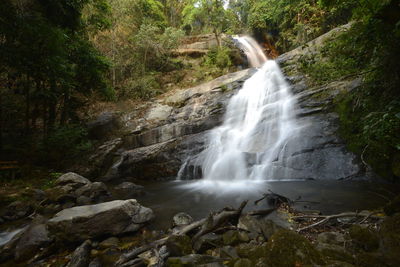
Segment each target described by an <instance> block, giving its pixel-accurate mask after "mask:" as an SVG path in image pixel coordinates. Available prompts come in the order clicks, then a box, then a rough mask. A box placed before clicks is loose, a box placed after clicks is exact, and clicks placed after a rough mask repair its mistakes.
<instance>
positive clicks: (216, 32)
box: [213, 28, 221, 48]
mask: <svg viewBox="0 0 400 267" xmlns="http://www.w3.org/2000/svg"><path fill="white" fill-rule="evenodd" d="M213 32H214V35H215V39H216V40H217V46H218V48H219V47H221V41H220V40H219V34H218V30H217V29H216V28H214V31H213Z"/></svg>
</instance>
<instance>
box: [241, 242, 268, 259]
mask: <svg viewBox="0 0 400 267" xmlns="http://www.w3.org/2000/svg"><path fill="white" fill-rule="evenodd" d="M236 251H237V253H238V255H239V256H240V257H241V258H248V259H250V260H251V261H252V262H253V263H256V262H257V261H258V259H260V258H262V257H265V255H266V254H267V247H266V243H265V244H263V245H254V244H249V243H248V244H240V245H239V246H237V247H236Z"/></svg>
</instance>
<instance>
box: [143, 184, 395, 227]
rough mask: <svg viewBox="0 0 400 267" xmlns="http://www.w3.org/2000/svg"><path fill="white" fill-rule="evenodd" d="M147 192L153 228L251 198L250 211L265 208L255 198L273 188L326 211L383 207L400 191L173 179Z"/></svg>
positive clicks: (380, 187) (304, 207) (379, 186)
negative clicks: (183, 214) (182, 214)
mask: <svg viewBox="0 0 400 267" xmlns="http://www.w3.org/2000/svg"><path fill="white" fill-rule="evenodd" d="M144 185H145V189H146V192H147V194H146V195H145V196H142V197H138V201H139V202H140V203H141V204H143V205H144V206H146V207H150V208H152V209H153V211H154V213H155V215H156V219H155V220H154V222H153V225H152V227H154V228H162V229H167V228H168V227H170V226H171V221H172V217H173V216H174V215H175V214H176V213H178V212H186V213H188V214H190V215H191V216H192V217H193V218H194V219H200V218H203V217H205V216H206V215H207V214H209V213H210V212H211V211H217V210H220V209H222V208H224V207H226V206H232V207H238V206H239V205H240V203H241V202H242V201H244V200H249V202H248V205H247V207H246V209H247V210H255V209H266V208H268V204H267V202H266V201H261V202H260V203H259V204H258V205H257V206H255V205H254V201H255V200H257V199H260V198H261V197H262V196H263V194H264V193H268V192H270V191H272V192H274V193H276V194H280V195H283V196H285V197H288V198H289V199H291V200H300V201H299V202H296V203H295V204H294V207H295V208H296V209H298V210H318V211H321V212H322V213H323V214H334V213H340V212H344V211H361V210H364V209H376V208H379V207H382V206H383V205H384V204H385V203H386V202H387V198H390V197H391V196H392V195H393V192H398V191H399V190H398V189H399V188H395V187H394V186H393V185H388V184H377V183H371V182H364V181H357V182H355V181H316V180H312V181H274V182H270V181H263V182H237V183H232V182H226V183H223V182H213V181H208V182H205V181H202V180H200V181H199V180H197V181H172V182H171V181H170V182H157V183H149V184H144Z"/></svg>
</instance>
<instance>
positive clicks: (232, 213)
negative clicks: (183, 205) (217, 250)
mask: <svg viewBox="0 0 400 267" xmlns="http://www.w3.org/2000/svg"><path fill="white" fill-rule="evenodd" d="M246 205H247V201H244V202H242V204H241V205H240V207H239V208H238V209H237V210H222V211H221V212H219V213H217V214H215V215H212V214H210V215H209V216H208V217H207V219H206V222H205V223H203V225H202V227H201V229H200V231H199V232H197V234H195V235H194V237H193V240H197V239H198V238H199V237H200V236H202V235H205V234H208V233H211V232H212V231H213V230H215V229H216V228H218V227H219V226H221V225H222V224H224V223H225V222H227V221H228V220H229V219H232V218H235V217H236V218H239V217H240V214H241V213H242V211H243V209H244V207H245V206H246Z"/></svg>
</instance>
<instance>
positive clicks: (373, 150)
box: [301, 0, 400, 180]
mask: <svg viewBox="0 0 400 267" xmlns="http://www.w3.org/2000/svg"><path fill="white" fill-rule="evenodd" d="M321 2H322V4H323V5H329V4H330V5H333V4H335V5H346V6H353V9H352V11H353V12H352V13H353V18H355V19H357V21H355V22H354V23H353V25H352V27H351V28H350V29H349V30H348V31H346V32H345V33H343V34H341V35H340V36H338V37H337V38H335V39H334V40H331V41H330V42H328V43H327V44H326V45H325V47H324V48H323V49H322V54H321V55H320V56H315V55H313V56H310V57H307V58H304V59H303V61H302V68H301V69H302V71H303V72H305V73H307V74H308V75H309V77H310V78H311V80H312V81H313V82H314V83H315V84H322V83H327V82H330V81H333V80H338V79H344V78H354V77H357V76H359V77H362V78H363V84H362V86H361V87H360V88H358V89H357V90H354V91H352V92H350V93H347V94H343V95H341V96H339V97H338V98H337V107H336V110H337V111H338V113H339V115H340V120H341V127H340V132H341V135H342V136H343V137H344V138H345V139H346V141H347V143H348V145H349V148H350V149H351V150H353V151H355V152H357V153H359V154H360V155H361V157H362V159H363V161H365V162H366V163H368V164H369V165H371V166H372V168H373V169H374V171H375V172H376V173H378V174H379V175H381V176H382V177H385V178H387V179H390V180H394V179H398V178H399V173H398V171H397V170H398V163H397V162H396V160H397V159H398V156H399V155H400V104H399V103H400V92H399V88H400V78H399V75H398V74H399V73H400V67H399V64H398V62H399V60H400V47H399V46H398V45H397V44H398V43H400V36H399V35H398V34H397V33H398V26H397V25H398V24H399V22H400V7H399V6H398V5H397V6H396V1H372V0H371V1H357V3H356V2H355V1H321ZM393 11H395V12H394V13H393Z"/></svg>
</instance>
